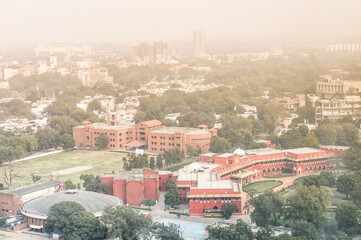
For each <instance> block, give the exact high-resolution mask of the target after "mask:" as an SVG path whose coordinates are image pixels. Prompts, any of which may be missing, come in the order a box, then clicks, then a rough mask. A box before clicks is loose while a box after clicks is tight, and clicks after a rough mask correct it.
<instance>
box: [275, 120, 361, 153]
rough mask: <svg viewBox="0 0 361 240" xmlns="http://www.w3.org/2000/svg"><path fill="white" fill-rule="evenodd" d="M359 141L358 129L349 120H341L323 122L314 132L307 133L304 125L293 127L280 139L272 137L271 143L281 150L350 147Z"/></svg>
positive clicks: (307, 130)
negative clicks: (321, 146)
mask: <svg viewBox="0 0 361 240" xmlns="http://www.w3.org/2000/svg"><path fill="white" fill-rule="evenodd" d="M358 141H359V129H358V128H357V127H356V123H355V122H353V120H352V119H351V120H350V119H343V120H341V121H339V122H336V123H332V122H330V121H328V120H325V121H323V122H322V123H320V124H319V125H318V127H317V128H316V129H315V130H312V131H309V129H308V127H307V126H306V125H300V126H299V127H298V128H295V127H293V128H292V129H291V130H289V131H287V132H286V133H284V134H282V135H281V136H280V137H278V138H277V137H273V139H272V142H274V143H277V144H279V145H280V146H281V147H282V148H286V149H287V148H298V147H313V148H319V145H339V146H352V145H355V144H357V143H358Z"/></svg>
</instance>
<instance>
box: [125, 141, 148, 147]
mask: <svg viewBox="0 0 361 240" xmlns="http://www.w3.org/2000/svg"><path fill="white" fill-rule="evenodd" d="M144 145H145V142H139V141H133V142H130V143H127V144H125V146H127V147H141V146H144Z"/></svg>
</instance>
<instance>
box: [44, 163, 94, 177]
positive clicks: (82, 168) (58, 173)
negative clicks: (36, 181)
mask: <svg viewBox="0 0 361 240" xmlns="http://www.w3.org/2000/svg"><path fill="white" fill-rule="evenodd" d="M92 168H93V166H89V165H87V166H78V167H73V168H67V169H63V170H59V171H56V172H52V173H51V175H56V176H61V175H68V174H72V173H77V172H82V171H86V170H89V169H92Z"/></svg>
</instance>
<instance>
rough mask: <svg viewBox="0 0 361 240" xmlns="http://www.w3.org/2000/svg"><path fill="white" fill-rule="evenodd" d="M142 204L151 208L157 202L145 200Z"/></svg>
mask: <svg viewBox="0 0 361 240" xmlns="http://www.w3.org/2000/svg"><path fill="white" fill-rule="evenodd" d="M142 204H144V205H145V206H148V207H151V206H154V205H155V201H154V200H152V199H143V201H142Z"/></svg>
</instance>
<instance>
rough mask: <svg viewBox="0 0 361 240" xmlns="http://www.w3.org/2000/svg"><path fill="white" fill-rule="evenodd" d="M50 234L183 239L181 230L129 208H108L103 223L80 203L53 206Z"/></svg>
mask: <svg viewBox="0 0 361 240" xmlns="http://www.w3.org/2000/svg"><path fill="white" fill-rule="evenodd" d="M44 230H45V231H46V232H49V233H50V232H53V231H54V230H57V231H60V232H61V233H63V234H64V237H65V238H66V239H79V240H96V239H105V238H107V239H108V238H109V239H133V240H138V239H154V238H156V239H159V240H169V239H174V240H181V239H182V237H181V236H180V234H179V232H180V230H179V227H178V226H176V225H172V224H171V225H170V226H166V225H163V224H160V223H156V222H153V221H152V219H151V218H148V217H146V216H144V215H143V214H140V213H139V212H136V211H135V210H133V209H132V208H129V207H125V206H116V207H107V208H105V209H104V211H103V215H102V217H101V221H99V220H98V219H97V218H95V217H94V215H93V214H91V213H89V212H87V211H86V210H85V209H84V207H82V206H81V205H80V204H79V203H76V202H61V203H58V204H55V205H53V206H52V207H51V208H50V210H49V213H48V218H47V221H46V224H45V226H44Z"/></svg>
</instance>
